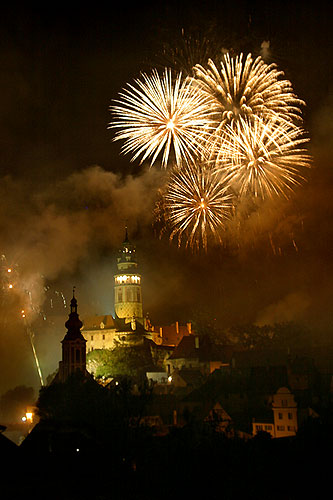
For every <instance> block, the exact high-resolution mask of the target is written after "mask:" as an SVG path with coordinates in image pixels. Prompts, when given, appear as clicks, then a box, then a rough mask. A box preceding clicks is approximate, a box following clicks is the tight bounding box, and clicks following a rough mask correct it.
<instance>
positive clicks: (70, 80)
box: [0, 1, 333, 392]
mask: <svg viewBox="0 0 333 500" xmlns="http://www.w3.org/2000/svg"><path fill="white" fill-rule="evenodd" d="M332 10H333V9H332V4H331V2H329V1H327V2H320V1H318V2H312V3H311V4H310V5H305V2H283V1H276V2H270V1H266V2H250V1H238V2H223V1H216V2H196V1H193V2H179V3H178V2H173V1H172V2H163V3H161V4H159V3H158V2H156V3H155V4H150V3H146V2H141V3H140V6H139V5H137V6H136V7H131V6H130V5H129V3H127V4H125V3H123V2H119V3H118V4H114V3H111V2H110V3H109V5H108V6H107V7H104V6H103V7H102V6H99V5H98V4H97V5H93V6H90V7H88V6H86V7H84V6H82V5H81V4H78V5H77V6H76V7H75V6H74V5H73V4H71V6H70V7H68V6H62V4H61V2H60V3H56V4H55V3H53V4H52V5H51V6H50V5H48V6H47V8H46V7H45V8H44V9H40V8H37V7H35V8H34V7H33V6H31V5H29V6H24V7H22V6H21V5H20V4H18V3H15V2H14V3H11V6H10V7H7V8H4V9H3V10H2V13H1V18H0V26H1V29H0V71H1V78H0V99H1V106H0V143H1V149H0V151H1V161H0V170H1V184H0V190H1V196H0V235H1V239H0V242H1V243H0V245H1V249H0V254H3V255H4V256H5V260H4V259H3V261H2V262H3V265H4V269H5V267H6V266H7V264H8V265H10V266H13V269H15V273H16V274H15V276H16V279H17V280H18V281H19V283H18V285H17V286H16V292H15V293H16V295H13V296H10V297H9V296H8V293H7V291H6V288H5V287H6V283H7V281H6V279H7V278H8V277H7V276H5V270H3V272H2V279H3V286H4V292H3V296H2V302H1V312H2V322H3V324H2V327H1V338H0V361H1V362H0V366H1V368H0V392H1V391H3V390H6V389H8V388H12V387H15V386H16V385H22V384H25V385H34V386H36V387H37V386H38V378H37V376H36V370H35V367H34V364H33V358H32V354H31V349H30V346H29V342H28V338H27V335H26V334H25V331H24V328H23V325H22V321H21V319H20V314H19V313H20V308H21V304H22V303H23V302H25V303H27V297H28V298H29V299H30V297H31V298H32V303H33V307H34V309H35V314H34V315H31V318H34V320H35V322H34V323H33V328H34V330H35V335H36V336H35V340H36V346H37V349H38V352H39V355H40V362H41V366H42V369H43V371H44V374H45V376H46V375H48V374H49V373H50V372H51V371H54V370H55V369H56V368H57V364H58V361H59V360H60V356H61V349H60V343H59V342H60V340H61V339H62V338H63V336H64V334H65V328H64V326H63V323H64V322H65V321H66V319H67V314H68V310H67V309H65V308H64V307H63V306H64V302H63V298H62V297H65V299H66V301H67V302H68V300H70V298H71V291H72V287H73V286H74V285H75V286H76V290H77V292H76V296H77V298H78V303H79V313H80V316H81V317H84V316H85V315H87V314H94V313H98V314H103V313H105V314H107V313H112V312H113V272H114V270H115V268H114V267H115V258H116V255H117V248H118V247H119V245H120V243H121V242H122V240H123V235H124V226H125V224H126V223H127V225H128V228H129V234H130V237H131V239H132V240H133V241H134V242H135V244H136V245H137V252H138V258H139V260H140V264H141V266H142V274H143V276H144V281H143V297H144V309H145V311H147V312H149V315H150V318H151V320H152V322H153V323H161V322H162V323H163V322H164V323H171V322H173V321H175V320H177V319H178V320H180V321H183V322H185V321H188V320H195V319H196V318H197V316H198V311H199V312H200V315H201V316H204V317H207V318H208V319H209V320H212V318H216V319H215V321H216V322H218V324H219V325H221V326H222V327H228V326H230V325H233V324H241V323H248V322H257V323H259V324H264V323H274V322H282V321H297V322H302V323H304V324H305V325H307V326H308V327H309V328H310V329H311V331H312V332H313V335H314V337H316V338H318V339H321V340H320V341H330V338H331V335H332V333H333V324H332V323H333V319H332V306H331V297H332V290H333V284H332V277H333V276H332V257H331V253H332V243H333V229H332V216H333V190H332V188H333V172H332V149H333V148H332V129H333V120H332V110H333V95H332V88H333V87H332V83H333V82H332V55H333V54H332V52H333V50H332V45H333V42H332V28H333V26H332V14H333V12H332ZM182 32H183V33H184V35H185V37H188V36H190V37H192V38H196V39H198V40H199V41H200V40H203V39H204V38H205V39H209V40H210V41H211V44H212V47H215V48H216V47H218V48H227V49H233V50H234V51H235V52H240V51H244V52H246V53H247V52H252V53H253V54H254V55H259V54H260V50H261V44H262V42H263V41H269V43H270V48H269V53H268V54H267V58H268V59H267V62H276V63H277V64H278V67H279V69H281V70H283V71H284V72H285V75H286V77H287V78H288V79H289V80H291V82H292V84H293V88H294V90H295V92H296V94H297V95H298V96H299V97H300V98H301V99H303V100H305V101H306V103H307V106H306V108H305V110H304V126H305V128H306V129H307V130H308V131H309V134H310V137H311V142H310V151H311V154H312V155H313V157H314V161H313V168H312V169H311V172H309V174H308V176H307V177H308V179H307V182H306V183H305V184H304V185H303V186H301V187H300V188H299V189H297V190H296V192H295V194H294V196H293V197H292V199H290V200H288V201H286V200H282V201H277V202H274V203H272V202H265V203H263V204H262V205H261V206H260V207H259V208H258V207H257V209H256V210H253V211H251V212H249V217H248V218H246V219H244V221H243V223H242V225H241V227H240V228H239V227H237V230H236V228H235V227H231V228H230V230H229V233H228V235H227V237H226V242H225V245H224V246H218V247H213V248H211V249H210V250H209V251H208V253H204V252H199V253H195V254H193V253H192V252H190V251H189V250H186V249H178V248H177V246H176V244H172V245H170V244H169V241H168V238H167V237H162V238H161V239H159V238H158V234H156V231H154V228H153V227H152V221H153V216H152V212H153V208H154V203H155V201H156V192H157V189H158V187H159V185H160V182H161V176H162V173H161V171H160V170H159V168H158V166H155V167H153V168H152V169H149V168H148V166H146V165H143V166H141V167H140V166H139V165H138V162H136V163H131V162H130V157H129V156H128V157H125V156H121V155H120V147H121V144H120V143H119V142H112V138H113V132H112V131H111V130H108V123H109V122H110V120H111V114H110V111H109V106H110V105H111V102H112V100H113V99H116V98H117V94H118V92H119V91H120V90H121V88H122V87H124V86H125V85H126V83H127V82H130V81H131V80H132V79H133V78H136V77H138V76H139V74H140V71H149V70H150V69H151V68H153V67H157V68H162V67H163V66H164V65H168V64H169V62H168V61H169V60H170V58H169V55H170V53H171V50H172V48H175V47H176V46H177V44H178V47H180V46H181V43H182ZM4 276H5V277H4ZM29 292H30V294H29ZM60 292H61V293H60ZM22 301H23V302H22ZM28 302H29V301H28ZM51 303H52V306H53V307H51V305H50V304H51ZM30 305H31V304H30ZM38 311H40V312H42V314H37V313H38ZM44 318H46V319H44Z"/></svg>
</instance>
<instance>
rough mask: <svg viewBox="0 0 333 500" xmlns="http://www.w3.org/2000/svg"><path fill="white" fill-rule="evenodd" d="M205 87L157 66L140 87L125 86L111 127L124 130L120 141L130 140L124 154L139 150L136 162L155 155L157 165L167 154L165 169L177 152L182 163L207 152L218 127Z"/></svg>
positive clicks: (164, 159) (152, 161) (137, 83)
mask: <svg viewBox="0 0 333 500" xmlns="http://www.w3.org/2000/svg"><path fill="white" fill-rule="evenodd" d="M200 86H201V84H200V83H199V82H196V81H194V80H191V79H189V78H186V79H185V80H183V81H182V74H181V73H178V74H177V76H176V77H175V78H173V76H172V73H171V70H170V69H169V70H168V69H165V71H164V73H163V75H162V76H160V75H159V74H158V72H157V71H156V70H153V72H152V74H151V75H147V74H145V73H143V74H142V79H141V80H139V79H137V80H135V86H133V85H129V89H124V90H123V92H122V93H120V99H119V100H118V101H116V102H117V103H118V105H116V106H112V107H111V111H112V112H113V115H114V117H115V119H114V121H113V122H111V123H110V126H109V128H116V129H120V130H119V131H118V132H116V136H115V139H114V140H120V139H123V140H125V143H124V145H123V146H122V148H121V151H122V153H124V154H126V153H133V156H132V160H131V161H134V160H135V159H137V158H139V157H141V161H140V164H142V163H143V161H144V160H146V159H148V158H149V159H151V162H150V164H151V165H153V164H154V162H155V161H156V160H157V158H158V156H159V155H160V154H161V155H162V160H161V163H162V166H163V167H166V166H167V165H168V162H169V160H170V157H171V154H173V156H174V159H175V161H176V163H177V165H178V166H180V165H181V164H182V163H183V162H184V161H185V162H189V161H194V160H195V159H196V158H197V157H198V156H200V155H202V154H203V151H204V145H205V143H207V140H208V139H209V135H210V133H211V132H212V130H213V129H214V127H213V122H212V117H211V108H212V102H213V101H212V97H211V96H210V95H209V94H208V93H205V92H200V91H199V87H200Z"/></svg>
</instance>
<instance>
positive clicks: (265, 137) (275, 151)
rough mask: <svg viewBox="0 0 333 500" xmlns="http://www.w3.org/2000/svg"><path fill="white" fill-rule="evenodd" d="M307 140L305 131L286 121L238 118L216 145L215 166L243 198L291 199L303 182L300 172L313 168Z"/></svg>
mask: <svg viewBox="0 0 333 500" xmlns="http://www.w3.org/2000/svg"><path fill="white" fill-rule="evenodd" d="M307 141H308V139H307V138H306V137H304V131H303V130H301V129H300V128H298V127H295V126H292V125H290V124H288V123H287V122H282V123H278V122H277V121H275V120H261V119H259V118H254V117H252V118H251V119H248V118H246V119H243V118H239V119H238V120H237V122H235V123H234V124H233V125H232V126H231V125H226V127H225V129H224V131H223V133H222V134H221V136H220V139H219V141H218V142H217V143H216V144H215V147H216V150H215V153H216V165H217V168H218V170H219V171H220V172H222V173H223V174H224V176H225V182H226V183H228V184H229V185H230V186H232V188H233V189H234V190H235V191H237V192H238V193H239V194H240V195H241V196H243V195H245V194H254V196H256V197H262V198H265V197H267V196H270V197H271V196H273V195H282V196H284V197H286V198H288V195H289V193H290V192H291V191H292V189H293V187H295V186H296V185H299V184H300V183H301V181H302V180H304V178H303V177H302V175H301V169H302V168H304V167H310V163H311V158H310V156H309V155H308V154H307V152H306V150H305V148H304V147H303V146H304V143H306V142H307Z"/></svg>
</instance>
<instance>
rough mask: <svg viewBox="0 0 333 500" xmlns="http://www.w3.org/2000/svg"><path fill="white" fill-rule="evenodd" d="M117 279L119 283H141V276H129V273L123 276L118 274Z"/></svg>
mask: <svg viewBox="0 0 333 500" xmlns="http://www.w3.org/2000/svg"><path fill="white" fill-rule="evenodd" d="M115 281H116V283H117V284H123V283H140V276H133V275H132V276H131V275H130V276H128V275H123V276H116V277H115Z"/></svg>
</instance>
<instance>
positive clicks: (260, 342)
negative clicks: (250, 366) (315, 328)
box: [228, 322, 311, 349]
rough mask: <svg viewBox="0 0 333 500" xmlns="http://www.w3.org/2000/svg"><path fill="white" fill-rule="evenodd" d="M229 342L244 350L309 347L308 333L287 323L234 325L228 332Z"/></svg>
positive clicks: (293, 324)
mask: <svg viewBox="0 0 333 500" xmlns="http://www.w3.org/2000/svg"><path fill="white" fill-rule="evenodd" d="M228 336H229V338H230V340H231V341H232V342H234V343H236V344H240V345H242V346H243V347H245V348H246V349H258V348H259V349H267V348H272V349H273V348H286V349H287V348H292V347H296V346H297V347H300V346H303V347H304V346H306V345H308V346H309V345H311V337H310V333H309V331H308V330H307V329H306V328H305V327H304V326H303V325H300V324H297V323H293V322H287V323H276V324H274V325H264V326H258V325H254V324H246V325H236V326H232V327H231V328H230V329H229V330H228Z"/></svg>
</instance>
